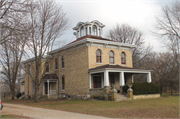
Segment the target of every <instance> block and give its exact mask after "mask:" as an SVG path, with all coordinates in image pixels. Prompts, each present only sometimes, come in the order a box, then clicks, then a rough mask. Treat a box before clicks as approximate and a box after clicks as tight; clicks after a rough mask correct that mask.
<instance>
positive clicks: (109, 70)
mask: <svg viewBox="0 0 180 119" xmlns="http://www.w3.org/2000/svg"><path fill="white" fill-rule="evenodd" d="M151 71H152V70H142V69H133V68H127V67H121V66H119V65H114V66H113V65H103V66H99V67H96V68H92V69H89V88H90V89H93V88H104V87H109V86H111V85H112V84H114V85H116V87H122V86H124V85H125V82H126V83H128V82H127V79H128V81H129V80H131V81H130V82H132V83H133V82H134V79H133V75H135V74H146V75H147V82H149V83H150V82H151ZM112 74H114V75H115V76H114V81H113V76H111V75H112ZM98 75H99V81H98V82H99V83H100V84H98V87H96V86H94V83H96V82H95V81H94V80H95V78H97V77H98ZM127 76H128V77H127ZM100 77H101V79H100ZM117 83H118V84H117ZM99 85H101V86H99ZM118 89H119V88H118Z"/></svg>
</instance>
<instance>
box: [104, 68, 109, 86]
mask: <svg viewBox="0 0 180 119" xmlns="http://www.w3.org/2000/svg"><path fill="white" fill-rule="evenodd" d="M104 86H109V72H108V71H107V70H105V71H104Z"/></svg>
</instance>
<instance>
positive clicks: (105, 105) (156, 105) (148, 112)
mask: <svg viewBox="0 0 180 119" xmlns="http://www.w3.org/2000/svg"><path fill="white" fill-rule="evenodd" d="M3 102H7V103H15V104H23V105H29V106H34V107H42V108H49V109H56V110H64V111H70V112H78V113H85V114H93V115H101V116H106V117H116V118H178V117H179V95H176V96H167V95H166V96H164V97H161V98H157V99H143V100H129V101H122V102H112V101H92V100H90V101H88V100H41V101H40V102H38V103H33V100H14V101H11V100H5V101H3Z"/></svg>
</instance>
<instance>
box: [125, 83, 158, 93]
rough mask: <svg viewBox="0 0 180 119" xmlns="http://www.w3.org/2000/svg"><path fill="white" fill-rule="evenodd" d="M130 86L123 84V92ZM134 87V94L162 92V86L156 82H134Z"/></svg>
mask: <svg viewBox="0 0 180 119" xmlns="http://www.w3.org/2000/svg"><path fill="white" fill-rule="evenodd" d="M128 88H129V87H128V86H127V85H125V86H123V92H127V90H128ZM132 89H133V94H134V95H140V94H156V93H160V88H159V86H158V85H156V84H155V83H148V82H144V83H133V86H132Z"/></svg>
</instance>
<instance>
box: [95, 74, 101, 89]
mask: <svg viewBox="0 0 180 119" xmlns="http://www.w3.org/2000/svg"><path fill="white" fill-rule="evenodd" d="M93 85H94V88H101V76H93Z"/></svg>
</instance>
